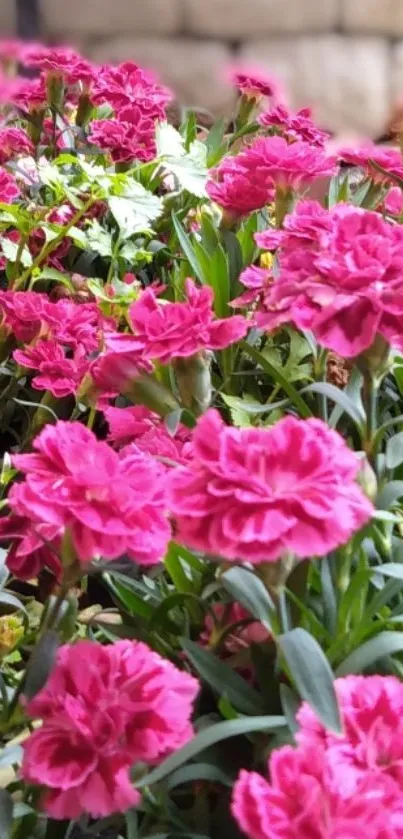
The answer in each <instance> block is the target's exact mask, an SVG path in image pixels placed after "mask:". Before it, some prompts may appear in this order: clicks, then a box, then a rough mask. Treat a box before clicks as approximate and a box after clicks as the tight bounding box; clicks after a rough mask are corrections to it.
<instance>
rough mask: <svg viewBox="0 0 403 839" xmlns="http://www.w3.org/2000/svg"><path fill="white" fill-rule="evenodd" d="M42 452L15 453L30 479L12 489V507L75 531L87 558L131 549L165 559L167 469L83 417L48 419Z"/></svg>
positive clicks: (139, 555) (146, 560) (151, 560)
mask: <svg viewBox="0 0 403 839" xmlns="http://www.w3.org/2000/svg"><path fill="white" fill-rule="evenodd" d="M33 447H34V449H35V453H34V454H20V455H15V456H14V457H13V463H14V465H15V466H16V468H17V469H19V470H21V471H22V472H24V473H25V480H24V481H23V482H22V483H19V484H16V485H15V486H14V487H13V488H12V490H11V492H10V495H9V502H10V506H11V509H13V501H14V500H16V501H17V502H18V511H19V512H23V513H24V514H25V515H26V516H27V517H30V518H32V519H33V520H35V521H41V522H43V523H46V524H53V525H55V526H57V527H59V528H61V529H63V530H67V529H68V530H69V532H70V534H71V538H72V540H73V545H74V548H75V550H76V553H77V556H78V558H79V560H80V561H81V562H83V563H86V562H89V561H90V560H92V559H95V558H98V557H104V558H105V559H117V558H118V557H120V556H122V555H123V554H127V555H128V556H129V557H131V558H132V559H133V560H135V561H136V562H138V563H139V564H143V565H152V564H155V563H157V562H159V561H160V560H161V559H162V557H163V556H164V553H165V550H166V546H167V543H168V541H169V538H170V528H169V525H168V522H167V519H166V516H165V507H166V504H165V482H164V480H162V476H163V474H165V472H164V471H163V470H162V469H161V467H160V466H159V465H158V464H157V463H156V461H155V460H154V459H153V458H151V457H150V456H147V455H145V454H143V453H142V452H140V451H139V450H138V449H135V448H133V450H132V451H130V452H126V453H125V454H124V455H122V456H119V454H118V453H117V452H115V451H113V449H111V448H110V446H108V444H107V443H104V442H100V441H98V440H97V439H96V437H95V435H94V434H93V433H92V431H90V430H89V429H88V428H86V427H85V426H83V425H81V424H80V423H76V422H58V423H56V425H47V426H46V427H45V428H44V429H43V430H42V431H41V432H40V434H39V435H38V436H37V437H36V438H35V440H34V443H33Z"/></svg>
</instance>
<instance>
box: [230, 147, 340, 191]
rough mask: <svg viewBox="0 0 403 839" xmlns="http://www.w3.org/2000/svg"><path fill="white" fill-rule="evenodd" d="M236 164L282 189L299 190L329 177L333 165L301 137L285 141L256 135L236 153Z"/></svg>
mask: <svg viewBox="0 0 403 839" xmlns="http://www.w3.org/2000/svg"><path fill="white" fill-rule="evenodd" d="M237 160H238V165H241V166H244V167H245V169H246V170H247V171H248V172H250V171H256V170H257V171H258V172H259V173H261V176H262V177H264V178H270V179H271V181H272V184H273V185H274V186H275V187H276V189H278V190H281V191H282V192H287V191H289V190H299V189H303V188H305V187H307V186H310V185H311V184H313V183H314V182H315V181H316V180H317V179H318V178H324V177H326V178H327V177H330V176H331V175H333V174H334V172H335V169H336V165H335V160H334V158H331V157H328V156H327V155H326V154H325V153H324V152H323V150H322V149H319V148H317V147H316V146H313V145H310V144H309V143H306V142H303V141H302V140H296V141H295V142H294V143H287V141H286V140H285V139H284V137H258V138H257V140H255V141H254V142H253V143H252V145H251V146H249V147H248V148H246V149H245V150H244V151H243V152H241V153H240V154H239V155H238V156H237Z"/></svg>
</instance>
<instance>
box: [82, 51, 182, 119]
mask: <svg viewBox="0 0 403 839" xmlns="http://www.w3.org/2000/svg"><path fill="white" fill-rule="evenodd" d="M91 98H92V100H93V102H94V103H95V104H97V105H99V104H102V103H103V102H107V103H108V104H109V105H111V106H112V108H114V110H115V113H117V114H119V111H121V109H122V108H125V107H126V106H128V105H129V106H135V107H138V108H139V110H140V111H141V113H142V115H143V116H144V117H150V118H151V119H153V120H156V119H159V120H163V119H165V110H166V107H167V105H168V104H169V102H170V101H171V99H172V93H171V91H170V90H168V88H166V87H161V85H159V84H158V83H157V81H156V79H155V77H154V75H153V74H152V73H150V72H149V71H148V70H144V69H141V68H140V67H138V65H137V64H134V63H133V62H132V61H125V62H124V63H123V64H120V65H119V66H118V67H111V66H110V65H106V66H105V67H101V68H100V70H99V71H98V73H97V76H96V79H95V80H94V84H93V86H92V90H91Z"/></svg>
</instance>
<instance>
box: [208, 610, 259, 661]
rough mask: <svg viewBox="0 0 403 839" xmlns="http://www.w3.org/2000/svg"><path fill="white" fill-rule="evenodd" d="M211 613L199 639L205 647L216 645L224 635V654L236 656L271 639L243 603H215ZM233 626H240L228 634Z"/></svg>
mask: <svg viewBox="0 0 403 839" xmlns="http://www.w3.org/2000/svg"><path fill="white" fill-rule="evenodd" d="M211 612H213V615H214V617H213V615H212V614H211ZM211 612H209V614H208V615H206V618H205V621H204V627H203V631H202V632H201V633H200V635H199V639H198V641H199V644H202V646H203V647H210V646H213V645H216V644H217V643H219V641H220V638H221V636H223V635H224V636H225V637H224V644H223V648H224V652H225V653H226V654H227V655H236V653H240V652H242V651H243V650H245V649H247V648H248V647H250V646H251V645H252V644H262V643H264V642H265V641H267V640H268V639H269V638H270V635H269V633H268V631H267V629H265V627H264V626H263V625H262V624H261V623H259V621H256V620H251V615H250V612H248V611H247V610H246V609H245V607H244V606H242V605H241V603H237V602H235V603H213V606H212V607H211ZM233 624H238V625H237V626H234V629H233V631H232V632H230V633H228V632H227V630H228V629H229V628H230V627H231V626H232V625H233Z"/></svg>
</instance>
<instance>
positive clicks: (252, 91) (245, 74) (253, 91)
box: [227, 64, 280, 98]
mask: <svg viewBox="0 0 403 839" xmlns="http://www.w3.org/2000/svg"><path fill="white" fill-rule="evenodd" d="M227 78H228V81H229V83H230V84H231V85H233V86H234V87H236V88H238V90H239V92H240V93H242V94H243V95H244V96H252V97H253V98H260V97H262V96H269V97H271V96H275V97H278V96H279V94H280V85H279V82H278V80H277V79H275V78H274V77H273V76H269V74H268V73H265V72H264V71H263V70H261V69H260V68H259V67H249V66H243V65H242V64H235V65H233V66H230V67H229V68H228V70H227Z"/></svg>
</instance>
